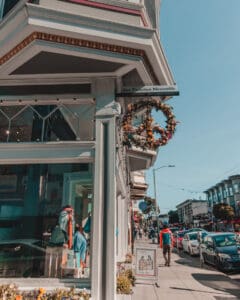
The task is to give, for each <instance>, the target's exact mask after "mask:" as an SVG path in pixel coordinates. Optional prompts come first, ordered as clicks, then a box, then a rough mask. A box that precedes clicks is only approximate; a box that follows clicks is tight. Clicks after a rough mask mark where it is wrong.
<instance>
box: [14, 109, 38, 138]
mask: <svg viewBox="0 0 240 300" xmlns="http://www.w3.org/2000/svg"><path fill="white" fill-rule="evenodd" d="M32 120H33V111H32V110H31V108H29V107H26V106H25V107H23V109H22V110H20V111H19V112H18V113H17V114H16V115H15V116H14V117H13V118H12V119H11V120H10V131H9V142H30V141H31V137H32Z"/></svg>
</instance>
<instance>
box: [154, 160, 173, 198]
mask: <svg viewBox="0 0 240 300" xmlns="http://www.w3.org/2000/svg"><path fill="white" fill-rule="evenodd" d="M174 167H175V165H164V166H161V167H159V168H155V169H153V190H154V199H155V201H156V203H157V189H156V171H157V170H159V169H162V168H174Z"/></svg>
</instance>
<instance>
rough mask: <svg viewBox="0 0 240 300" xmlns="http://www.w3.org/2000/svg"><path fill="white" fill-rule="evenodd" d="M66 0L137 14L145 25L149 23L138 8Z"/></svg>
mask: <svg viewBox="0 0 240 300" xmlns="http://www.w3.org/2000/svg"><path fill="white" fill-rule="evenodd" d="M65 2H72V3H77V4H81V5H85V6H91V7H96V8H99V9H104V10H111V11H116V12H119V13H124V14H128V15H137V16H139V17H140V18H141V19H142V22H143V25H144V26H145V27H148V23H147V21H146V19H145V16H144V14H143V12H142V11H138V10H136V9H130V8H125V7H119V6H115V5H110V4H106V3H100V2H91V1H89V0H65Z"/></svg>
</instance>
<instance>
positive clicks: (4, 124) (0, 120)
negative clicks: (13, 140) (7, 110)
mask: <svg viewBox="0 0 240 300" xmlns="http://www.w3.org/2000/svg"><path fill="white" fill-rule="evenodd" d="M8 135H9V120H8V118H7V117H6V115H5V114H4V113H3V112H1V110H0V142H7V140H8Z"/></svg>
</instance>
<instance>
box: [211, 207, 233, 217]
mask: <svg viewBox="0 0 240 300" xmlns="http://www.w3.org/2000/svg"><path fill="white" fill-rule="evenodd" d="M213 215H214V217H215V218H217V219H220V220H228V221H230V220H232V219H233V217H234V210H233V208H232V206H230V205H228V204H227V203H218V204H215V205H214V206H213Z"/></svg>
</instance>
